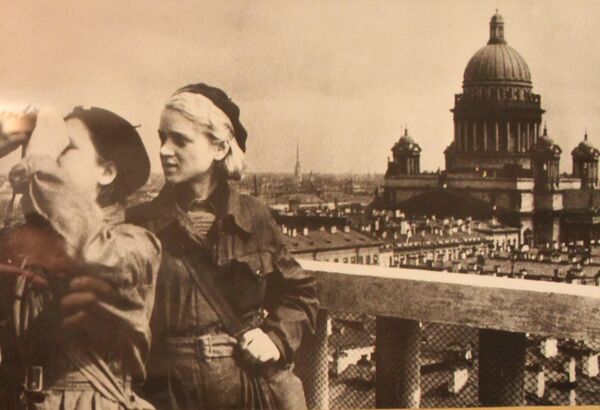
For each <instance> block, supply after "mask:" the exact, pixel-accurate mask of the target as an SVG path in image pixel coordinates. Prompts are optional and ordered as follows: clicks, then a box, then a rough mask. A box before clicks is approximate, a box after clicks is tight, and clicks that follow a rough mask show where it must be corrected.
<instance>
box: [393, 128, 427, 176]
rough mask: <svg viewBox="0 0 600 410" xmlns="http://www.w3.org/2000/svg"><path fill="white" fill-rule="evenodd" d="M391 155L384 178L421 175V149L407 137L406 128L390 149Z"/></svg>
mask: <svg viewBox="0 0 600 410" xmlns="http://www.w3.org/2000/svg"><path fill="white" fill-rule="evenodd" d="M392 155H393V157H392V158H393V159H392V161H388V169H387V172H386V174H385V175H386V177H387V176H392V177H393V176H400V175H419V174H420V173H421V147H420V146H419V144H417V143H416V142H415V141H414V140H413V139H412V137H411V136H410V135H408V128H406V127H405V128H404V135H403V136H402V137H400V139H399V140H398V142H397V143H395V144H394V146H393V147H392Z"/></svg>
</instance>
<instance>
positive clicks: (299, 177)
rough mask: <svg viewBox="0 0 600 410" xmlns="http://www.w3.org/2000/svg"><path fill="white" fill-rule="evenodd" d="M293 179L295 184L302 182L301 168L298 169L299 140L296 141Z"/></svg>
mask: <svg viewBox="0 0 600 410" xmlns="http://www.w3.org/2000/svg"><path fill="white" fill-rule="evenodd" d="M294 179H295V180H296V182H297V183H300V182H302V168H301V167H300V140H299V139H296V167H295V168H294Z"/></svg>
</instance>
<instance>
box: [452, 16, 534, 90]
mask: <svg viewBox="0 0 600 410" xmlns="http://www.w3.org/2000/svg"><path fill="white" fill-rule="evenodd" d="M463 79H464V83H463V84H464V85H465V86H469V85H485V84H515V83H517V84H520V85H525V86H531V73H530V72H529V67H528V66H527V62H526V61H525V59H524V58H523V57H522V56H521V54H519V53H518V52H517V50H515V49H514V48H512V47H510V46H509V45H508V44H506V40H505V39H504V20H503V18H502V16H501V15H500V14H498V13H497V12H496V14H494V15H493V16H492V19H491V20H490V39H489V41H488V44H487V45H486V46H485V47H482V48H481V49H479V50H478V51H477V52H476V53H475V54H474V55H473V57H471V60H469V63H468V64H467V67H466V68H465V73H464V77H463Z"/></svg>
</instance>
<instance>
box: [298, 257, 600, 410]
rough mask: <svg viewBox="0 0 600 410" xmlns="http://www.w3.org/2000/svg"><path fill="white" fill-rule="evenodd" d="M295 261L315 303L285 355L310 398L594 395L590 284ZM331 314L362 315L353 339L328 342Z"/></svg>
mask: <svg viewBox="0 0 600 410" xmlns="http://www.w3.org/2000/svg"><path fill="white" fill-rule="evenodd" d="M299 262H300V263H301V265H302V266H303V268H304V269H306V270H307V271H310V272H312V273H313V274H314V275H315V277H316V278H317V282H318V292H319V298H320V301H321V308H322V310H321V311H320V314H319V318H318V323H317V331H316V334H315V336H314V337H312V338H309V339H307V341H306V343H304V345H303V346H302V348H301V350H300V352H299V354H298V356H297V361H296V362H297V363H296V372H297V373H298V374H299V375H300V377H301V378H302V380H303V383H304V386H305V391H306V394H307V401H308V404H309V407H311V408H318V409H327V408H365V407H371V408H373V407H376V408H391V407H446V406H452V407H460V406H479V405H482V406H503V405H512V406H515V405H527V404H598V403H600V377H599V376H598V354H597V351H600V343H598V342H600V320H598V317H599V314H600V288H598V287H595V286H583V285H574V284H566V283H555V282H543V281H532V280H527V279H515V278H506V277H493V276H478V275H464V274H455V273H447V272H435V271H425V270H416V269H405V268H384V267H379V266H368V265H350V264H337V263H329V262H318V261H310V260H299ZM339 312H344V315H345V316H344V317H346V318H347V317H348V315H351V316H352V317H354V318H363V319H364V318H368V317H371V318H373V320H372V323H373V327H374V328H373V329H369V326H368V325H367V326H365V327H364V329H362V330H363V333H364V335H363V337H362V339H363V340H362V344H361V343H343V346H340V345H334V344H339V343H340V342H339V340H342V339H343V337H344V333H343V332H339V333H340V334H337V336H335V337H334V336H333V335H332V334H333V333H335V330H332V327H331V320H330V319H332V318H333V319H334V322H335V323H341V324H342V325H340V326H338V327H340V328H343V327H344V326H346V328H347V329H348V331H347V332H346V334H347V335H348V337H350V336H351V335H352V334H354V333H352V332H350V330H351V327H352V326H351V325H349V323H353V322H349V321H348V320H346V319H343V318H342V319H339V320H337V319H336V318H339V317H340V314H339ZM336 320H337V321H336ZM365 321H367V320H366V319H365ZM338 330H339V329H338ZM355 333H356V332H355ZM340 335H341V336H340ZM365 335H366V337H364V336H365ZM340 337H341V338H342V339H340ZM369 340H371V342H369ZM369 344H370V345H369ZM353 354H354V355H356V356H355V357H354V359H353V358H352V357H353V356H352V355H353ZM369 356H371V358H370V359H369ZM357 358H358V360H357ZM352 360H353V361H354V362H356V363H351V364H349V362H350V361H352ZM352 369H353V371H354V373H353V375H348V373H349V370H352ZM344 375H345V376H344ZM344 377H345V378H344ZM342 379H344V380H342Z"/></svg>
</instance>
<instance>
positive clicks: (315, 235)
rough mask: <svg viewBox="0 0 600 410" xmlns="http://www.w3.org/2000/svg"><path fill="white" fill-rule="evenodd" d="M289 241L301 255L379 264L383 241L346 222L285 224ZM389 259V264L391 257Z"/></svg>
mask: <svg viewBox="0 0 600 410" xmlns="http://www.w3.org/2000/svg"><path fill="white" fill-rule="evenodd" d="M281 229H282V233H283V234H284V240H285V243H286V245H287V247H288V249H289V250H290V252H291V253H292V254H293V255H295V256H297V257H298V258H305V259H312V260H317V261H326V262H339V263H357V264H365V265H379V264H380V263H383V262H384V261H383V260H380V248H381V247H382V245H383V242H382V241H381V240H377V239H373V238H371V237H369V236H367V235H365V234H363V233H361V232H357V231H354V230H352V229H350V226H349V225H345V226H344V227H342V228H341V229H340V228H338V226H337V225H335V224H331V225H328V226H326V225H322V226H321V227H320V228H318V229H316V230H315V229H312V230H311V229H309V228H308V227H304V228H300V229H299V228H296V227H288V226H286V225H282V226H281ZM385 262H388V263H389V259H388V260H386V261H385Z"/></svg>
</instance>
